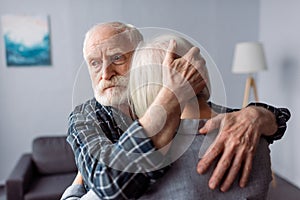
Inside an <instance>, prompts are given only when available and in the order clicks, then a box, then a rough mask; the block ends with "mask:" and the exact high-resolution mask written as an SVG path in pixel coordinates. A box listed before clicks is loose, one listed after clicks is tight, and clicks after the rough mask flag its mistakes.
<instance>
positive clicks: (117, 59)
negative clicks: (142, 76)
mask: <svg viewBox="0 0 300 200" xmlns="http://www.w3.org/2000/svg"><path fill="white" fill-rule="evenodd" d="M111 62H112V63H113V64H115V65H122V64H124V63H125V62H126V57H125V56H124V55H122V54H116V55H113V56H112V58H111Z"/></svg>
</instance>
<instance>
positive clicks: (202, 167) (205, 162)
mask: <svg viewBox="0 0 300 200" xmlns="http://www.w3.org/2000/svg"><path fill="white" fill-rule="evenodd" d="M222 151H223V145H222V142H219V143H213V144H212V145H211V146H210V148H209V149H208V150H207V151H206V152H205V154H204V156H203V158H202V159H201V160H200V161H199V162H198V165H197V172H198V173H199V174H204V173H205V172H206V171H207V169H208V168H209V167H210V166H211V165H212V163H213V161H214V160H215V159H216V158H217V156H218V155H220V154H221V153H222Z"/></svg>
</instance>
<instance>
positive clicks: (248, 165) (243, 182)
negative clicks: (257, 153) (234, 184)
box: [240, 154, 254, 188]
mask: <svg viewBox="0 0 300 200" xmlns="http://www.w3.org/2000/svg"><path fill="white" fill-rule="evenodd" d="M253 157H254V155H253V154H250V155H248V156H247V158H246V161H245V165H244V169H243V173H242V177H241V179H240V187H241V188H244V187H245V186H246V184H247V182H248V179H249V176H250V172H251V170H252V162H253Z"/></svg>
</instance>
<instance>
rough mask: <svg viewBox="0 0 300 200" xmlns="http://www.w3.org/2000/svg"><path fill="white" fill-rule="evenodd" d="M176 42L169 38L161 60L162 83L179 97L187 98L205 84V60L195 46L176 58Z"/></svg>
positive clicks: (182, 99)
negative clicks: (164, 54) (165, 51)
mask: <svg viewBox="0 0 300 200" xmlns="http://www.w3.org/2000/svg"><path fill="white" fill-rule="evenodd" d="M175 52H176V42H175V41H174V40H171V41H170V43H169V47H168V49H167V53H166V56H165V58H164V61H163V73H164V74H163V83H164V85H165V86H166V87H167V88H169V89H171V91H172V92H173V93H174V94H175V95H176V97H177V98H178V99H179V102H182V101H186V100H189V99H190V98H192V97H194V96H196V94H198V93H199V92H201V91H202V90H203V89H204V87H205V86H206V81H207V80H205V79H204V78H203V77H207V74H204V73H207V71H206V67H205V60H204V59H203V58H202V57H201V55H200V50H199V48H197V47H192V48H191V49H190V50H189V51H188V52H187V53H186V54H185V55H183V56H182V57H179V58H178V55H176V53H175Z"/></svg>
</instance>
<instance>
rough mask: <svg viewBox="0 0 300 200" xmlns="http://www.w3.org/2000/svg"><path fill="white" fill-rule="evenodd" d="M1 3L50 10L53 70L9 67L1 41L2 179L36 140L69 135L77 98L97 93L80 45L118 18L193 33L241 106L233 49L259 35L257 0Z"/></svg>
mask: <svg viewBox="0 0 300 200" xmlns="http://www.w3.org/2000/svg"><path fill="white" fill-rule="evenodd" d="M0 2H1V3H0V4H1V6H0V15H4V14H33V15H34V14H48V15H49V16H50V20H51V43H52V55H53V66H51V67H46V68H44V67H31V68H7V67H6V66H5V62H4V51H3V48H2V47H3V39H1V40H0V44H1V48H0V53H1V54H0V64H1V65H0V96H1V98H0V110H1V120H0V137H1V138H0V146H1V151H0V160H1V162H0V163H1V164H0V180H2V182H3V180H5V179H6V177H7V176H8V174H9V173H10V171H11V169H12V167H13V166H14V165H15V164H16V162H17V160H18V159H19V157H20V156H21V154H22V153H24V152H29V151H30V150H31V142H32V140H33V139H34V138H35V137H37V136H40V135H58V134H65V133H66V130H67V117H68V114H69V113H70V111H71V110H72V107H73V105H72V102H73V101H74V104H77V103H78V102H81V101H83V99H85V98H86V97H87V96H88V95H89V94H91V91H90V81H89V77H88V75H87V72H86V69H85V68H84V66H83V67H82V68H80V66H81V63H82V61H83V59H82V54H81V44H82V40H83V37H84V33H85V32H86V31H87V29H88V28H89V27H90V26H91V25H93V24H95V23H99V22H105V21H112V20H119V21H123V22H127V23H131V24H134V25H136V26H137V27H150V26H151V27H164V28H170V29H175V30H177V31H180V32H182V33H184V34H187V35H188V36H190V37H192V38H193V39H195V40H197V41H198V42H199V43H200V44H202V46H204V47H205V48H206V50H207V51H208V52H209V53H210V55H211V56H212V58H213V59H214V60H215V62H216V64H217V66H218V67H219V70H220V72H221V74H222V77H223V80H224V83H225V87H226V94H227V97H228V98H227V102H228V105H229V106H235V107H239V106H241V103H242V96H243V90H244V80H245V77H244V76H239V75H233V74H232V73H231V64H232V54H233V49H234V45H235V43H237V42H239V41H248V40H250V41H251V40H257V39H258V27H259V23H258V22H259V0H252V1H248V0H227V1H218V0H187V1H182V0H164V1H161V0H151V1H148V0H130V1H123V0H107V1H104V0H102V1H101V0H89V1H80V0H64V1H61V0H51V1H50V0H49V1H39V0H26V1H18V0H0ZM47 2H48V3H47ZM16 4H18V6H16ZM0 31H1V28H0ZM78 70H79V76H78V79H77V82H75V78H76V74H77V72H78ZM74 84H75V94H74V95H72V90H73V85H74ZM72 97H74V98H72Z"/></svg>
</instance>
